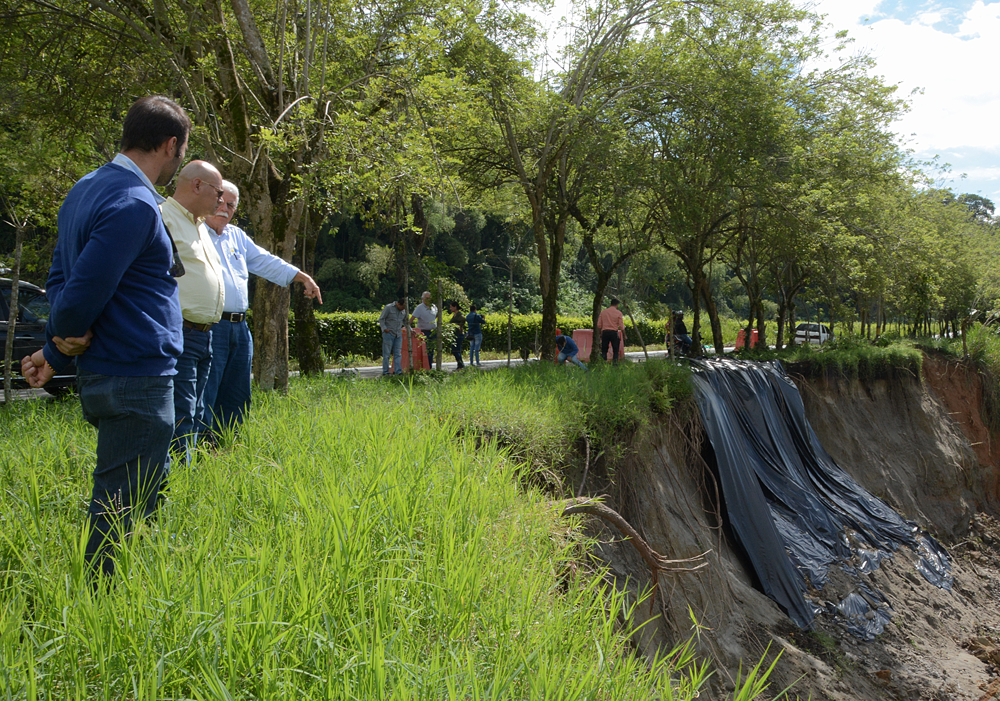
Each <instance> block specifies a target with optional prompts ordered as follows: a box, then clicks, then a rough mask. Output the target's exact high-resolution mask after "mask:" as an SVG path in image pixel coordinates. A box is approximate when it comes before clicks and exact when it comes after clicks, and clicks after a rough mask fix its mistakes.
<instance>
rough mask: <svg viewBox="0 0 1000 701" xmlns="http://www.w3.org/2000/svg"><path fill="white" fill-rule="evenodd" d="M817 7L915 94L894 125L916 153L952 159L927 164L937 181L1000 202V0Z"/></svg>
mask: <svg viewBox="0 0 1000 701" xmlns="http://www.w3.org/2000/svg"><path fill="white" fill-rule="evenodd" d="M812 8H813V10H814V11H815V12H817V13H819V14H824V15H826V21H827V23H829V24H830V25H831V27H832V29H846V30H847V31H848V36H850V37H853V38H854V42H855V43H854V47H855V48H856V50H860V51H864V52H866V53H869V54H870V55H872V56H873V57H874V58H875V59H876V61H877V68H876V72H877V73H879V74H880V75H882V76H883V77H884V79H885V81H886V83H888V84H896V85H899V91H898V94H899V95H901V96H904V97H905V96H908V95H909V96H910V97H909V99H910V103H911V106H910V111H909V112H908V113H907V114H906V115H904V116H903V117H902V119H900V121H899V122H897V123H896V125H895V131H896V132H897V133H899V134H900V136H901V138H902V139H903V143H904V145H905V146H906V147H907V148H909V149H912V150H913V155H914V156H915V157H916V158H918V159H921V160H929V159H931V158H933V157H934V156H937V157H938V159H939V162H940V163H941V164H945V163H948V164H950V166H951V168H950V172H941V171H933V170H928V171H927V172H928V173H929V174H931V175H932V176H933V177H934V180H935V184H937V185H939V186H944V187H951V188H952V189H953V190H954V191H955V192H956V193H964V192H971V193H974V194H979V195H982V196H983V197H987V198H989V199H991V200H993V202H994V204H997V205H998V206H1000V76H998V75H997V71H998V69H1000V0H993V1H992V2H983V0H975V1H974V2H970V1H969V0H949V1H948V2H934V1H928V2H922V1H921V0H882V1H881V2H879V1H877V0H819V1H818V2H815V3H814V4H813V5H812ZM914 89H919V90H920V91H921V92H920V93H918V94H913V95H910V93H911V91H913V90H914ZM963 175H964V176H965V177H964V178H963V177H962V176H963Z"/></svg>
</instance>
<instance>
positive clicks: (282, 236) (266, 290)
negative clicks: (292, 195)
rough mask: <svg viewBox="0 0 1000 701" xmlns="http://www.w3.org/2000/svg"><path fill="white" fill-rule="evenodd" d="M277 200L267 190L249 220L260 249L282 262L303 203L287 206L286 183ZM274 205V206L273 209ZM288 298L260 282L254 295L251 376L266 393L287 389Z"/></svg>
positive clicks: (280, 289) (291, 249) (283, 290)
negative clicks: (256, 230) (267, 251)
mask: <svg viewBox="0 0 1000 701" xmlns="http://www.w3.org/2000/svg"><path fill="white" fill-rule="evenodd" d="M276 189H277V192H278V194H279V197H277V198H275V199H273V200H272V199H271V196H270V190H268V191H266V192H263V193H261V195H260V200H259V202H258V204H257V207H256V208H255V209H252V210H251V218H252V219H254V221H255V223H256V224H257V226H258V227H259V228H258V231H259V232H260V234H259V239H260V240H259V241H258V243H260V245H262V246H263V247H264V248H266V249H268V250H270V251H272V252H273V253H274V254H275V255H277V256H278V257H280V258H281V259H282V260H286V261H290V260H291V259H292V253H294V251H295V239H296V235H297V234H298V229H299V222H300V220H301V218H302V211H303V201H302V200H301V199H299V200H297V201H295V202H291V203H288V202H286V201H285V198H286V196H287V195H288V189H289V185H288V180H287V176H286V180H285V181H284V182H281V183H278V184H277V187H276ZM272 203H273V205H272ZM290 301H291V296H290V294H289V290H288V288H287V287H278V286H277V285H274V284H272V283H270V282H267V281H266V280H259V281H258V284H257V291H256V293H255V294H254V310H253V319H254V324H253V329H254V333H253V345H254V357H253V374H254V378H255V379H256V380H257V384H258V386H259V387H260V388H261V389H262V390H265V391H270V390H274V389H276V390H280V391H285V390H287V389H288V310H289V306H290Z"/></svg>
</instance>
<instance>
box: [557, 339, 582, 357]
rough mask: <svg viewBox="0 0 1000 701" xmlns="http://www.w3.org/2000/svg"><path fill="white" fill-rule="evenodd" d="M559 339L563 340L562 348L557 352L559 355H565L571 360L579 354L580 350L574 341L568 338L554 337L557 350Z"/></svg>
mask: <svg viewBox="0 0 1000 701" xmlns="http://www.w3.org/2000/svg"><path fill="white" fill-rule="evenodd" d="M560 338H561V339H562V340H563V347H562V348H561V349H560V350H559V352H560V353H561V354H563V355H565V356H566V357H567V358H572V357H573V356H574V355H576V354H577V353H579V352H580V349H579V348H578V347H577V345H576V341H574V340H573V339H572V338H570V337H569V336H556V347H557V348H558V347H559V339H560Z"/></svg>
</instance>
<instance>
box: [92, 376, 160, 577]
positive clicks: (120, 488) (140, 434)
mask: <svg viewBox="0 0 1000 701" xmlns="http://www.w3.org/2000/svg"><path fill="white" fill-rule="evenodd" d="M77 390H78V391H79V393H80V404H81V407H82V408H83V417H84V418H85V419H86V420H87V421H89V422H90V423H91V424H93V425H94V426H95V427H96V428H97V466H96V467H95V468H94V491H93V493H92V495H91V499H90V509H89V512H90V538H89V539H88V541H87V549H86V560H87V563H88V564H89V565H90V566H91V568H92V569H94V570H100V571H102V572H104V573H105V574H107V575H111V574H113V573H114V569H115V564H114V560H113V559H112V549H113V548H112V545H113V544H114V543H116V542H118V541H120V540H121V539H122V538H123V537H125V536H127V535H129V534H130V533H131V532H132V522H133V520H134V519H135V518H142V517H144V516H149V515H150V514H151V513H153V511H154V510H155V509H156V504H157V500H158V498H159V494H160V488H161V486H162V484H163V482H164V480H165V479H166V475H167V472H169V469H170V463H169V457H168V453H167V450H168V448H169V447H170V437H171V435H172V434H173V430H174V382H173V377H172V376H165V377H113V376H109V375H99V374H97V373H93V372H87V371H86V370H78V371H77Z"/></svg>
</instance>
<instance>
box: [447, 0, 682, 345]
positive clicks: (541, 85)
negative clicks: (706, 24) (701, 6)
mask: <svg viewBox="0 0 1000 701" xmlns="http://www.w3.org/2000/svg"><path fill="white" fill-rule="evenodd" d="M682 6H683V4H681V3H670V2H665V1H663V0H639V1H637V2H635V1H632V2H604V3H600V4H599V5H598V6H596V7H595V8H588V9H586V10H585V11H584V14H583V17H582V20H581V26H580V28H579V30H578V31H577V33H576V35H575V37H574V40H573V41H572V42H571V44H570V45H569V47H568V48H567V49H566V54H565V64H566V66H567V68H566V70H564V71H562V72H559V73H557V74H555V75H549V76H545V78H544V79H543V80H542V81H539V82H536V81H534V80H532V79H531V78H530V77H528V75H527V69H528V65H527V64H526V63H524V62H519V61H516V60H515V59H514V58H512V56H511V52H510V51H507V50H502V49H501V48H500V41H501V40H502V38H501V37H499V36H497V35H496V34H491V33H490V32H486V33H484V34H483V35H482V36H480V37H478V38H477V41H476V43H475V45H474V47H472V46H470V47H469V51H468V52H467V54H466V56H465V59H466V60H465V63H464V64H463V65H464V67H465V70H466V72H467V75H468V76H469V82H470V83H471V84H472V85H474V86H475V87H476V88H477V90H478V94H479V98H480V99H481V100H482V103H483V105H484V106H485V110H484V111H485V113H486V114H487V115H488V116H489V121H488V122H483V123H481V124H476V125H474V128H473V129H472V130H471V131H470V132H469V134H468V136H467V137H466V138H465V139H463V140H461V141H460V142H456V143H455V145H454V150H455V152H456V153H457V154H461V157H462V159H463V161H464V163H465V165H464V167H463V170H462V172H463V174H464V175H465V176H466V177H467V178H468V179H469V180H470V181H472V182H474V183H476V184H477V185H478V186H479V187H480V188H482V189H488V188H496V187H508V186H510V187H514V188H517V190H518V191H519V192H520V193H522V194H523V196H524V199H525V202H526V203H527V208H528V210H529V212H530V220H531V227H532V231H533V233H534V239H535V249H536V253H537V256H538V261H539V278H538V281H539V287H540V289H541V293H542V328H541V338H542V357H544V358H552V357H554V356H555V329H556V312H557V308H558V297H559V281H560V275H561V271H562V263H563V256H564V253H565V250H564V249H565V245H566V234H567V228H568V226H569V225H570V222H571V219H572V213H571V211H572V209H573V208H574V207H578V206H579V204H580V202H581V198H583V197H585V196H586V195H588V194H589V193H590V192H591V191H592V189H593V187H594V184H595V183H597V182H600V181H601V180H603V179H604V177H605V174H604V173H603V172H601V171H600V169H598V168H596V167H595V164H594V163H593V162H592V161H591V154H590V153H589V151H588V150H587V149H586V148H585V147H584V145H585V144H587V143H590V140H589V139H588V138H587V135H588V134H591V133H592V132H593V131H594V130H595V129H600V128H601V126H602V124H603V122H602V117H604V116H606V115H607V113H608V112H609V111H610V112H614V111H615V110H614V106H615V105H616V104H619V103H621V102H622V101H623V100H625V99H626V97H627V96H628V95H629V93H630V91H632V90H634V89H636V87H637V85H638V84H642V83H644V82H645V77H643V76H642V75H641V74H639V73H637V72H633V71H627V70H624V69H625V68H626V67H627V66H625V65H623V64H624V63H626V59H628V58H630V57H632V56H633V55H634V54H633V53H632V50H633V49H632V47H631V44H630V42H631V41H632V39H633V38H634V35H635V33H636V32H638V31H640V30H647V29H649V28H652V27H656V26H660V25H662V24H665V23H666V24H669V22H670V21H671V20H672V18H673V17H675V16H676V14H677V11H678V8H679V7H682ZM595 222H596V220H595Z"/></svg>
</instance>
